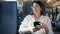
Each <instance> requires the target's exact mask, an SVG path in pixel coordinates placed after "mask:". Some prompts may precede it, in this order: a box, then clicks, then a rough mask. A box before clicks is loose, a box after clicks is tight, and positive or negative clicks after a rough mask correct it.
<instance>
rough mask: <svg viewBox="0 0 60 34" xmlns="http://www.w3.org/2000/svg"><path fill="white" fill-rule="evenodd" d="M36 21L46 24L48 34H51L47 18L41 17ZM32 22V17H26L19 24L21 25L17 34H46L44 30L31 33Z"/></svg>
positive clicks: (49, 22)
mask: <svg viewBox="0 0 60 34" xmlns="http://www.w3.org/2000/svg"><path fill="white" fill-rule="evenodd" d="M38 21H40V22H41V23H44V24H46V25H47V27H48V29H49V34H53V32H52V28H51V21H50V19H49V17H48V16H43V15H42V16H41V17H40V19H39V20H38ZM34 22H35V19H34V15H27V16H26V17H25V18H24V20H23V21H22V22H21V23H22V24H21V25H20V27H19V32H20V31H21V32H25V31H31V32H32V33H33V34H45V33H46V32H45V29H40V30H38V31H36V32H33V30H32V29H33V28H34Z"/></svg>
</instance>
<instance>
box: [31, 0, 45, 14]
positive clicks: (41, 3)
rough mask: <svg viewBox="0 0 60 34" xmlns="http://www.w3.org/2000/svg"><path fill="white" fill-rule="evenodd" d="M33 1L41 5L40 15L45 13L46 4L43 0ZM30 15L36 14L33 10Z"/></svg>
mask: <svg viewBox="0 0 60 34" xmlns="http://www.w3.org/2000/svg"><path fill="white" fill-rule="evenodd" d="M33 3H37V4H38V5H39V6H40V8H41V9H42V10H41V12H40V15H44V11H45V4H44V3H43V2H42V1H33ZM30 15H34V13H33V11H31V13H30Z"/></svg>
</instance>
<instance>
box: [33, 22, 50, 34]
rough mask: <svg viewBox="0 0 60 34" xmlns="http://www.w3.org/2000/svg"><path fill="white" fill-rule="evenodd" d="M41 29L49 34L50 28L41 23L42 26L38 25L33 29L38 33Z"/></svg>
mask: <svg viewBox="0 0 60 34" xmlns="http://www.w3.org/2000/svg"><path fill="white" fill-rule="evenodd" d="M41 28H44V29H45V31H46V34H47V33H48V31H49V30H48V27H47V26H46V25H45V24H44V23H40V25H37V26H36V27H35V28H33V31H34V32H36V31H38V30H40V29H41Z"/></svg>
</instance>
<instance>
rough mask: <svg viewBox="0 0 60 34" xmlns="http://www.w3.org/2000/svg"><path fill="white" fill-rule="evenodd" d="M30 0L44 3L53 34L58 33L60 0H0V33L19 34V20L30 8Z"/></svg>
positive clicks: (59, 30)
mask: <svg viewBox="0 0 60 34" xmlns="http://www.w3.org/2000/svg"><path fill="white" fill-rule="evenodd" d="M32 1H41V2H42V3H44V6H45V12H44V14H45V15H47V16H49V18H50V20H51V25H52V26H51V27H52V30H53V32H54V34H60V0H0V34H19V33H18V29H19V26H20V25H21V21H23V19H24V18H25V16H26V15H28V14H29V13H30V12H31V10H32Z"/></svg>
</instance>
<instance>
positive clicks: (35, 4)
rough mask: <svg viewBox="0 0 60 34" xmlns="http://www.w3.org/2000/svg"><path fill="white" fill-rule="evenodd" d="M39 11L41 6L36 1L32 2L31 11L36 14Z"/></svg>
mask: <svg viewBox="0 0 60 34" xmlns="http://www.w3.org/2000/svg"><path fill="white" fill-rule="evenodd" d="M40 12H41V8H40V6H39V5H38V4H37V3H33V13H34V14H35V15H36V14H40Z"/></svg>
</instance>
